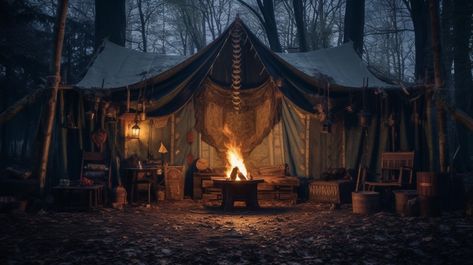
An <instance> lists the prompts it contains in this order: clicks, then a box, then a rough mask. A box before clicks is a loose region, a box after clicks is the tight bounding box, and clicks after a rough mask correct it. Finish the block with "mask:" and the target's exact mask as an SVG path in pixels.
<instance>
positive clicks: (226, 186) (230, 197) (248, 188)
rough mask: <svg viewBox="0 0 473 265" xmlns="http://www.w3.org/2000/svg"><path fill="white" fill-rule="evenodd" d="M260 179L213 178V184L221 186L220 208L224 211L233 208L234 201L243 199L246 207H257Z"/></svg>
mask: <svg viewBox="0 0 473 265" xmlns="http://www.w3.org/2000/svg"><path fill="white" fill-rule="evenodd" d="M263 182H264V180H262V179H255V180H242V181H233V180H214V185H215V186H217V187H221V188H222V197H223V200H222V208H223V210H225V211H230V210H232V209H233V204H234V203H235V201H244V202H245V203H246V207H247V208H250V209H258V208H259V204H258V184H259V183H263Z"/></svg>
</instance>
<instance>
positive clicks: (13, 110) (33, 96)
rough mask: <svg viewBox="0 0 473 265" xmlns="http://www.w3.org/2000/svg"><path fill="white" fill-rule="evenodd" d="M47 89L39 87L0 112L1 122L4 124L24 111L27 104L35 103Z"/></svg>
mask: <svg viewBox="0 0 473 265" xmlns="http://www.w3.org/2000/svg"><path fill="white" fill-rule="evenodd" d="M44 91H46V88H38V89H35V90H34V91H32V92H31V93H29V94H28V95H26V96H24V97H23V98H21V99H20V100H18V101H17V102H15V103H14V104H13V105H11V106H10V107H8V108H7V109H6V110H5V111H3V112H2V113H0V124H3V123H5V122H7V121H9V120H11V119H12V118H13V117H15V115H16V114H18V113H19V112H20V111H22V110H23V109H24V108H25V107H26V106H28V105H29V104H32V103H34V102H35V101H36V100H37V99H38V98H39V97H40V96H41V95H42V94H43V92H44Z"/></svg>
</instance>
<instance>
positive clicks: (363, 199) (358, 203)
mask: <svg viewBox="0 0 473 265" xmlns="http://www.w3.org/2000/svg"><path fill="white" fill-rule="evenodd" d="M351 197H352V206H353V213H357V214H370V213H375V212H378V211H379V206H380V205H379V192H374V191H360V192H352V193H351Z"/></svg>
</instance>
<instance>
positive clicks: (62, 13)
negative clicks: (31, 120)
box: [39, 0, 68, 195]
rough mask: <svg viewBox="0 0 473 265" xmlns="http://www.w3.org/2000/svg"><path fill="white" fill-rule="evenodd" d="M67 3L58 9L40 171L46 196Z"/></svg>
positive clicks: (40, 184) (40, 179)
mask: <svg viewBox="0 0 473 265" xmlns="http://www.w3.org/2000/svg"><path fill="white" fill-rule="evenodd" d="M67 2H68V0H62V1H61V6H60V7H59V9H58V20H57V32H56V48H55V52H54V69H55V73H54V83H53V86H52V88H51V96H50V99H49V103H48V104H49V105H48V106H49V108H48V118H47V121H46V132H45V134H44V139H43V148H42V154H41V163H40V170H39V174H40V175H39V187H40V191H41V195H44V187H45V184H46V171H47V167H48V157H49V148H50V146H51V135H52V131H53V124H54V116H55V113H56V105H57V104H56V103H57V92H58V90H59V83H60V82H61V55H62V46H63V42H64V29H65V26H66V17H67Z"/></svg>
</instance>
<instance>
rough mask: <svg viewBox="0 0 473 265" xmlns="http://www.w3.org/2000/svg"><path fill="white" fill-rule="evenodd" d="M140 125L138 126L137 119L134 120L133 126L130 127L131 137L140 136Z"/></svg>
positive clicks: (136, 137) (137, 137)
mask: <svg viewBox="0 0 473 265" xmlns="http://www.w3.org/2000/svg"><path fill="white" fill-rule="evenodd" d="M140 130H141V129H140V126H138V121H135V124H134V125H133V127H131V138H133V139H139V138H140Z"/></svg>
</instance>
